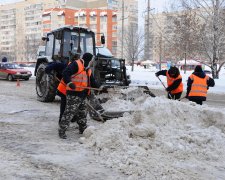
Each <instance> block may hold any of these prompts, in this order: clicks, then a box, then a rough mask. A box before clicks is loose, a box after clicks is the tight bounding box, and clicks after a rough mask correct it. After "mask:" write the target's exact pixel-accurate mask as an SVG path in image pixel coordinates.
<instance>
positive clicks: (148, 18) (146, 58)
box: [145, 0, 150, 60]
mask: <svg viewBox="0 0 225 180" xmlns="http://www.w3.org/2000/svg"><path fill="white" fill-rule="evenodd" d="M146 26H147V30H146V34H147V36H146V48H145V51H146V52H145V60H148V59H149V57H150V50H149V47H150V42H149V38H150V37H149V33H150V32H149V27H150V0H148V8H147V24H146Z"/></svg>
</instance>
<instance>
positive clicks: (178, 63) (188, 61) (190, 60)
mask: <svg viewBox="0 0 225 180" xmlns="http://www.w3.org/2000/svg"><path fill="white" fill-rule="evenodd" d="M184 64H185V60H181V61H178V62H177V65H184ZM200 64H201V63H200V62H198V61H196V60H193V59H188V60H186V65H200Z"/></svg>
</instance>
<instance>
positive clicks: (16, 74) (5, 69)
mask: <svg viewBox="0 0 225 180" xmlns="http://www.w3.org/2000/svg"><path fill="white" fill-rule="evenodd" d="M31 75H32V73H31V71H29V70H26V69H23V68H22V67H20V66H19V65H18V64H15V63H5V62H4V63H0V78H1V79H8V80H9V81H13V80H14V79H24V80H29V78H30V77H31Z"/></svg>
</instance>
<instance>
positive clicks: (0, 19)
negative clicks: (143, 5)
mask: <svg viewBox="0 0 225 180" xmlns="http://www.w3.org/2000/svg"><path fill="white" fill-rule="evenodd" d="M124 2H125V8H124V9H123V12H124V27H125V26H127V23H128V24H129V23H131V22H134V21H135V22H136V19H137V12H136V15H135V13H134V11H132V9H136V8H137V4H136V3H137V0H126V1H124ZM127 11H129V13H128V14H127ZM121 13H122V11H121V1H119V0H47V1H46V0H24V1H21V2H16V3H11V4H5V5H1V6H0V23H1V25H0V58H2V57H4V56H6V57H8V59H9V60H10V61H18V62H22V61H35V60H36V52H37V49H38V46H39V45H41V43H42V41H41V36H42V35H44V34H45V33H46V32H49V31H50V30H52V29H55V28H58V27H61V26H64V25H80V26H86V27H89V28H90V29H92V30H93V31H94V32H96V33H97V35H96V38H97V44H99V39H100V34H99V33H104V35H105V37H106V46H107V47H108V48H109V49H110V50H111V51H112V53H113V54H114V55H115V56H116V55H117V54H116V53H118V50H117V49H118V44H120V43H118V39H119V36H118V34H117V32H118V30H119V31H120V30H121V29H122V27H121V25H122V24H121V22H122V20H121V17H122V15H121ZM118 16H119V17H120V19H119V20H118ZM135 18H136V19H135ZM136 23H137V22H136ZM119 55H120V54H119Z"/></svg>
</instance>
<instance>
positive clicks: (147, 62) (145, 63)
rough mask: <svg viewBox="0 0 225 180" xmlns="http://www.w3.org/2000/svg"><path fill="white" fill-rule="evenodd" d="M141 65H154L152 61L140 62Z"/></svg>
mask: <svg viewBox="0 0 225 180" xmlns="http://www.w3.org/2000/svg"><path fill="white" fill-rule="evenodd" d="M141 64H143V65H147V64H155V62H154V61H150V60H146V61H141Z"/></svg>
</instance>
